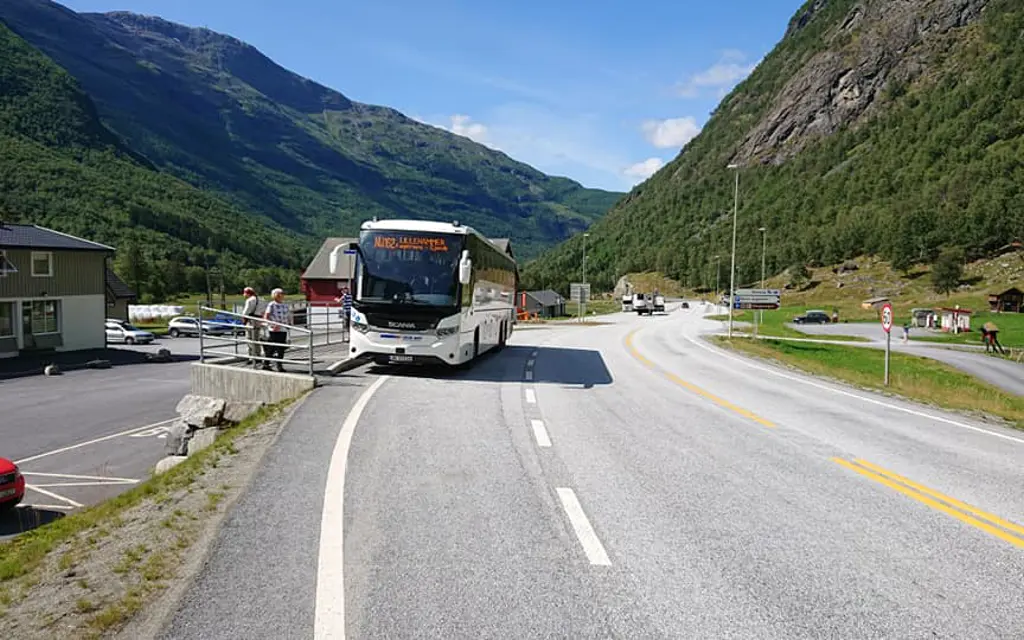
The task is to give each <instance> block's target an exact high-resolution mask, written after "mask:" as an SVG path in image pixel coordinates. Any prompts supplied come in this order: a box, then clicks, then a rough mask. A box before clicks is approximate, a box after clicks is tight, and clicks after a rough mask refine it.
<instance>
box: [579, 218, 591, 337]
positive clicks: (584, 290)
mask: <svg viewBox="0 0 1024 640" xmlns="http://www.w3.org/2000/svg"><path fill="white" fill-rule="evenodd" d="M589 237H590V234H589V233H584V234H583V287H581V290H580V322H582V321H583V314H585V313H586V310H587V303H586V302H585V300H586V297H587V238H589Z"/></svg>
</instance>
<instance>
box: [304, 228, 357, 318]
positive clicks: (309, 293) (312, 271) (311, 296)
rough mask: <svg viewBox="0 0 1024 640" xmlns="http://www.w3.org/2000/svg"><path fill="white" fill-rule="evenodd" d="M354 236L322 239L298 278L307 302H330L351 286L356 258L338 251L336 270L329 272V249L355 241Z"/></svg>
mask: <svg viewBox="0 0 1024 640" xmlns="http://www.w3.org/2000/svg"><path fill="white" fill-rule="evenodd" d="M356 240H357V239H356V238H328V239H327V240H324V243H323V245H321V246H320V250H319V251H317V252H316V255H315V256H313V260H312V261H310V263H309V266H307V267H306V271H305V272H304V273H303V274H302V278H301V280H300V283H301V287H302V293H303V295H305V296H306V301H307V302H330V303H333V302H334V300H335V298H337V297H338V296H340V295H341V290H342V289H344V288H345V287H349V288H351V284H352V278H353V277H355V269H356V259H355V256H354V255H351V254H346V253H340V254H339V255H338V272H337V273H331V262H330V255H331V251H334V248H335V247H337V246H338V245H340V244H347V243H349V242H356Z"/></svg>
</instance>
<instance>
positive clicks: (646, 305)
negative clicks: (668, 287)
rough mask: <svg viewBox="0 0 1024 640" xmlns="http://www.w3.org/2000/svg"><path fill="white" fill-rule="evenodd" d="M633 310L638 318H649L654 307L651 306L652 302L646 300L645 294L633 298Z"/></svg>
mask: <svg viewBox="0 0 1024 640" xmlns="http://www.w3.org/2000/svg"><path fill="white" fill-rule="evenodd" d="M633 310H635V311H636V314H637V315H638V316H643V315H648V316H649V315H651V314H652V313H654V305H653V304H652V301H651V300H650V299H648V296H647V294H645V293H638V294H636V295H634V296H633Z"/></svg>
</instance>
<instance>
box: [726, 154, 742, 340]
mask: <svg viewBox="0 0 1024 640" xmlns="http://www.w3.org/2000/svg"><path fill="white" fill-rule="evenodd" d="M727 168H729V169H732V170H733V171H735V172H736V189H735V192H734V195H733V203H732V267H731V268H730V270H729V339H730V340H731V339H732V309H733V306H734V305H735V303H736V218H737V216H738V214H739V209H740V165H738V164H736V163H732V164H730V165H729V166H728V167H727Z"/></svg>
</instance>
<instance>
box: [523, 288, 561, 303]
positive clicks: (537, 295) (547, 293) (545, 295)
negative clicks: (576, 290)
mask: <svg viewBox="0 0 1024 640" xmlns="http://www.w3.org/2000/svg"><path fill="white" fill-rule="evenodd" d="M526 295H528V296H530V297H531V298H533V299H534V300H536V301H537V302H538V303H539V304H540V305H541V306H542V307H557V306H558V305H560V304H562V303H564V302H565V298H563V297H562V296H560V295H558V293H557V292H555V291H552V290H551V289H544V290H543V291H527V292H526Z"/></svg>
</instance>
